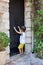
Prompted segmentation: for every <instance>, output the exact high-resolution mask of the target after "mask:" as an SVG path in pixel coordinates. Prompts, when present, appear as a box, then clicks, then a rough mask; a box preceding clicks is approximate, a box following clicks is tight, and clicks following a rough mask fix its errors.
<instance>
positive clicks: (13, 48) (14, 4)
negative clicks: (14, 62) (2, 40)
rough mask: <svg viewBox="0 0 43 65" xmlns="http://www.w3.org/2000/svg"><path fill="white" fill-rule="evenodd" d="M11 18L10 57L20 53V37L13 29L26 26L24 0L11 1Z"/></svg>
mask: <svg viewBox="0 0 43 65" xmlns="http://www.w3.org/2000/svg"><path fill="white" fill-rule="evenodd" d="M9 18H10V38H11V42H10V55H11V56H12V55H14V54H17V53H19V52H18V45H19V36H20V35H18V34H17V33H16V32H15V31H14V29H13V27H14V26H15V27H16V28H17V26H22V25H24V0H10V3H9Z"/></svg>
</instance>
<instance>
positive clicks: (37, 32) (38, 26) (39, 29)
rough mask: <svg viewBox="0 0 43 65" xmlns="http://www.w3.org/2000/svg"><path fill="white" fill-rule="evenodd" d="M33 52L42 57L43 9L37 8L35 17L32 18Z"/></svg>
mask: <svg viewBox="0 0 43 65" xmlns="http://www.w3.org/2000/svg"><path fill="white" fill-rule="evenodd" d="M33 23H34V28H33V30H34V38H35V40H34V43H35V44H34V52H35V53H37V55H38V57H40V58H43V10H37V17H36V18H34V22H33Z"/></svg>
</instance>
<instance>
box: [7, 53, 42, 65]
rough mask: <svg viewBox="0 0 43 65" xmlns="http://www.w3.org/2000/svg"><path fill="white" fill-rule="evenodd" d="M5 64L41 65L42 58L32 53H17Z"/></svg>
mask: <svg viewBox="0 0 43 65" xmlns="http://www.w3.org/2000/svg"><path fill="white" fill-rule="evenodd" d="M6 65H43V59H39V58H35V56H34V54H24V55H17V56H13V57H11V58H10V62H9V63H8V64H6Z"/></svg>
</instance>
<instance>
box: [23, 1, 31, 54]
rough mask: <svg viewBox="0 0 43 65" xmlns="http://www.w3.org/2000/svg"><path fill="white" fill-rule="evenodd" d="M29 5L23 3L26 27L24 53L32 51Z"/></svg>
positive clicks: (28, 3)
mask: <svg viewBox="0 0 43 65" xmlns="http://www.w3.org/2000/svg"><path fill="white" fill-rule="evenodd" d="M30 6H31V3H30V2H29V1H28V0H27V1H25V13H24V14H25V26H26V45H25V51H26V53H29V52H31V49H32V22H31V7H30Z"/></svg>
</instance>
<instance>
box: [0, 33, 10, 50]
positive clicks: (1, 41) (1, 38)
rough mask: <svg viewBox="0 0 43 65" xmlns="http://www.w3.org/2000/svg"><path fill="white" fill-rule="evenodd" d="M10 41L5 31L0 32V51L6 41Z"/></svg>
mask: <svg viewBox="0 0 43 65" xmlns="http://www.w3.org/2000/svg"><path fill="white" fill-rule="evenodd" d="M9 42H10V38H9V37H8V36H7V34H6V33H5V32H0V51H2V50H4V49H5V48H6V47H7V46H8V43H9Z"/></svg>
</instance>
